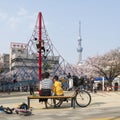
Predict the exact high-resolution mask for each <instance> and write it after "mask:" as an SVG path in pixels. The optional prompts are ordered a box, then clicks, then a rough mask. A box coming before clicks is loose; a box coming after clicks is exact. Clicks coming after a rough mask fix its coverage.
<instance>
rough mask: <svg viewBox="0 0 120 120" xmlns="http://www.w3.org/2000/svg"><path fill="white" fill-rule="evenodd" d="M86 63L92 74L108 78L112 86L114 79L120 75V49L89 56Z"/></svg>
mask: <svg viewBox="0 0 120 120" xmlns="http://www.w3.org/2000/svg"><path fill="white" fill-rule="evenodd" d="M85 64H86V65H87V66H88V70H90V71H91V72H92V74H94V75H95V76H102V77H104V78H106V79H107V80H108V82H109V85H110V86H112V81H113V80H114V79H115V78H116V77H117V76H119V75H120V49H118V48H117V49H114V50H111V51H110V52H108V53H105V54H104V55H99V56H95V57H91V58H88V59H87V60H86V62H85Z"/></svg>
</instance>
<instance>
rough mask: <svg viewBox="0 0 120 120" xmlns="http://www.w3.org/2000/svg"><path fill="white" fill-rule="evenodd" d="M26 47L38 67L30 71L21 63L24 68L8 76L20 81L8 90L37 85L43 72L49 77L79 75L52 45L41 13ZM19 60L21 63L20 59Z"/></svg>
mask: <svg viewBox="0 0 120 120" xmlns="http://www.w3.org/2000/svg"><path fill="white" fill-rule="evenodd" d="M27 47H28V54H32V55H33V56H34V60H35V61H38V65H37V67H35V66H34V65H33V66H32V69H30V70H29V69H28V68H27V65H25V64H26V63H25V62H24V61H23V64H24V66H25V67H22V68H19V70H14V71H15V72H14V71H11V72H10V74H11V75H10V76H15V77H17V76H18V77H19V78H20V77H21V81H19V82H17V83H16V84H14V85H13V84H9V87H10V88H12V87H19V86H25V85H28V84H29V82H32V81H33V82H35V84H38V82H39V81H40V80H41V75H42V73H43V72H45V71H48V72H50V74H51V76H54V75H59V76H65V75H67V74H68V73H71V75H77V76H78V75H80V73H79V71H78V70H77V68H76V67H74V66H72V65H71V64H69V63H68V62H67V61H66V60H65V59H64V58H63V57H62V55H61V54H60V53H59V52H58V51H57V49H56V48H55V46H54V45H53V43H52V41H51V40H50V37H49V35H48V33H47V29H46V27H45V24H44V19H43V16H42V13H41V12H39V13H38V16H37V20H36V24H35V27H34V30H33V33H32V35H31V37H30V39H29V41H28V43H27ZM20 60H21V61H22V58H21V59H20ZM13 73H14V74H13ZM12 74H13V75H12ZM6 76H7V75H6V73H5V74H4V75H3V77H6ZM26 76H29V77H31V78H32V80H26ZM1 87H2V88H1V89H3V88H8V85H4V86H1Z"/></svg>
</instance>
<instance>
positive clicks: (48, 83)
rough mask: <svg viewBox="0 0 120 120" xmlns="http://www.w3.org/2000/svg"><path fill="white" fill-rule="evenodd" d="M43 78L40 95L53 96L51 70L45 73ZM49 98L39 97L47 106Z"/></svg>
mask: <svg viewBox="0 0 120 120" xmlns="http://www.w3.org/2000/svg"><path fill="white" fill-rule="evenodd" d="M42 77H43V79H42V80H41V81H40V91H41V92H40V96H51V95H52V87H53V81H52V79H50V78H49V77H50V74H49V72H45V73H43V76H42ZM47 100H48V99H47V98H44V99H39V102H45V107H46V108H47Z"/></svg>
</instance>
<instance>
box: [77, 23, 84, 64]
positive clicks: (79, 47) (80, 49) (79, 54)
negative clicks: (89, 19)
mask: <svg viewBox="0 0 120 120" xmlns="http://www.w3.org/2000/svg"><path fill="white" fill-rule="evenodd" d="M82 51H83V48H82V37H81V22H79V37H78V48H77V52H78V62H77V65H80V64H82Z"/></svg>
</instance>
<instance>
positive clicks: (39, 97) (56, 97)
mask: <svg viewBox="0 0 120 120" xmlns="http://www.w3.org/2000/svg"><path fill="white" fill-rule="evenodd" d="M41 98H47V99H68V98H70V100H71V107H73V108H74V109H75V103H76V94H75V92H74V93H73V94H72V95H69V94H68V95H64V96H38V95H36V96H33V95H30V96H28V97H27V102H28V107H30V100H31V99H41Z"/></svg>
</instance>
